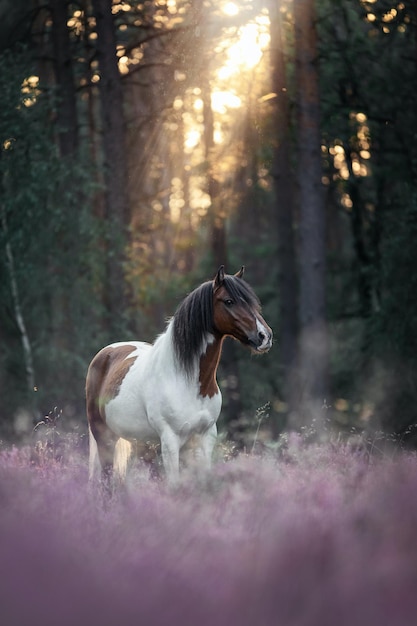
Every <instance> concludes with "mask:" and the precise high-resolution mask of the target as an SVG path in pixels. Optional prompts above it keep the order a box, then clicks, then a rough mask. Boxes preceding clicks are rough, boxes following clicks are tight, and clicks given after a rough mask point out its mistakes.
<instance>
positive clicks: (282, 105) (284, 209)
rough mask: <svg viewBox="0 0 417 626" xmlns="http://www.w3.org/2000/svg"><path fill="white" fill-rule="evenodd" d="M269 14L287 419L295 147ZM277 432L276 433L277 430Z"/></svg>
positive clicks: (277, 37)
mask: <svg viewBox="0 0 417 626" xmlns="http://www.w3.org/2000/svg"><path fill="white" fill-rule="evenodd" d="M270 15H271V66H272V88H273V91H274V93H275V94H276V109H275V132H276V137H275V148H274V157H273V164H272V172H271V173H272V178H273V180H274V187H275V206H276V216H277V239H278V265H279V276H278V290H279V319H280V328H279V338H280V339H279V342H280V345H279V356H278V358H279V359H280V370H281V376H282V378H281V381H282V387H281V390H282V391H281V395H282V399H283V401H284V403H285V410H284V414H285V416H286V418H287V421H288V419H291V418H290V416H291V415H292V414H293V413H294V410H295V402H296V398H295V393H296V386H295V364H296V355H297V333H298V325H297V314H296V311H297V306H298V304H297V291H298V290H297V267H296V253H295V241H294V218H295V183H294V174H293V170H292V166H291V155H292V153H293V150H294V146H293V145H292V141H291V137H290V128H291V115H290V106H289V97H288V90H287V77H286V66H285V55H284V41H283V36H282V17H281V16H282V14H281V12H280V11H279V6H278V4H277V3H276V2H275V1H274V0H273V1H272V2H271V7H270ZM276 434H277V433H276Z"/></svg>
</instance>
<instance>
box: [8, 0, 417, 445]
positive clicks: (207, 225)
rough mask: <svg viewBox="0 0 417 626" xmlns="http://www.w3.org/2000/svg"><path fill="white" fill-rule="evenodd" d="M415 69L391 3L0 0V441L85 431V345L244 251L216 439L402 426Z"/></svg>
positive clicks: (409, 310)
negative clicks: (262, 327)
mask: <svg viewBox="0 0 417 626" xmlns="http://www.w3.org/2000/svg"><path fill="white" fill-rule="evenodd" d="M416 86H417V9H416V4H415V2H412V1H411V0H404V1H395V2H394V1H393V0H317V1H316V2H314V0H236V1H230V2H228V1H227V0H188V1H187V0H155V1H150V0H143V1H136V2H133V1H120V2H119V1H117V0H113V1H112V0H78V1H77V2H72V1H64V0H31V1H28V0H13V1H12V0H3V1H2V3H1V6H0V90H1V93H2V106H1V107H0V277H1V278H0V343H1V348H2V349H1V352H0V397H1V402H0V437H1V438H2V439H4V440H7V441H10V440H14V441H17V440H24V439H25V438H26V437H28V436H30V435H31V433H32V430H33V427H34V426H35V424H36V423H38V422H39V421H40V420H42V418H43V417H44V416H48V415H56V414H59V415H62V419H63V421H65V423H66V424H67V425H69V427H70V428H80V429H82V428H85V408H84V397H85V396H84V387H85V375H86V371H87V367H88V364H89V362H90V361H91V359H92V357H93V356H94V354H95V353H96V352H97V351H98V350H99V349H100V348H101V347H103V346H104V345H106V344H108V343H110V342H114V341H120V340H130V339H137V340H144V341H153V340H154V338H155V337H156V336H157V335H158V334H159V333H161V332H162V331H163V329H164V327H165V323H166V320H167V318H169V317H170V316H172V315H173V313H174V312H175V309H176V307H177V305H178V304H179V302H180V301H181V300H182V298H183V297H184V296H185V295H186V294H187V293H188V292H189V291H191V290H192V289H193V288H194V287H196V286H197V285H199V284H200V283H201V282H202V281H204V280H208V279H211V278H213V277H214V275H215V274H216V271H217V269H218V267H219V266H220V265H225V266H226V269H227V271H228V272H229V273H234V272H236V271H238V269H239V268H240V267H241V266H242V265H244V266H245V267H246V273H245V277H246V278H247V280H248V282H249V283H250V284H251V285H252V287H253V288H254V289H255V291H256V293H257V294H258V295H259V297H260V300H261V302H262V304H263V315H264V316H265V319H267V320H268V323H269V324H270V326H271V327H272V328H273V330H274V346H273V348H272V350H271V351H270V352H269V353H268V355H265V356H263V357H262V358H254V357H251V356H250V354H249V353H248V352H247V351H245V350H243V349H241V347H240V346H238V345H236V344H235V343H234V342H231V341H230V342H229V343H228V344H227V346H226V348H225V350H224V355H223V359H222V362H221V369H220V377H219V384H220V387H221V388H222V390H223V396H224V404H223V411H222V415H221V429H222V430H223V432H225V433H226V435H227V437H228V438H230V439H231V440H233V441H235V442H236V445H238V446H240V447H243V448H244V447H245V446H247V445H250V443H248V442H250V436H251V435H250V434H251V433H253V431H254V430H255V429H256V427H257V425H259V422H260V421H261V420H262V428H263V429H264V430H265V434H264V435H263V437H265V439H271V440H272V439H276V438H277V437H278V436H279V435H280V434H281V433H283V432H284V431H289V430H295V431H299V432H304V433H312V436H314V435H316V436H317V435H319V437H321V435H325V434H326V433H327V432H332V433H333V432H336V433H341V434H342V435H349V434H351V433H379V432H383V433H385V434H386V435H387V436H388V437H392V438H394V439H395V440H399V441H401V442H404V443H406V444H407V445H410V446H413V445H415V443H416V442H417V439H416V431H415V424H416V423H417V420H416V417H415V406H416V403H417V383H416V381H417V313H416V309H415V302H414V296H415V294H416V293H417V273H416V272H415V265H416V261H417V247H416V245H415V241H416V237H417V147H416V146H417V142H416V141H415V139H416V134H417V89H416ZM415 274H416V279H414V275H415ZM414 282H416V285H414ZM259 437H260V435H259Z"/></svg>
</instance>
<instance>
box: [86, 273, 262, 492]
mask: <svg viewBox="0 0 417 626" xmlns="http://www.w3.org/2000/svg"><path fill="white" fill-rule="evenodd" d="M243 272H244V268H243V267H242V269H241V270H240V271H239V272H238V273H237V274H235V275H234V276H232V275H226V274H225V273H224V266H221V267H220V269H219V270H218V272H217V274H216V277H215V278H214V280H211V281H208V282H205V283H203V284H202V285H200V286H199V287H197V289H195V290H194V291H193V292H192V293H190V294H189V295H188V296H187V297H186V298H185V299H184V300H183V302H182V303H181V304H180V305H179V307H178V309H177V311H176V313H175V315H174V317H173V318H172V319H171V320H170V321H169V322H168V325H167V328H166V330H165V332H164V333H163V334H162V335H160V336H159V337H158V338H157V339H156V341H155V342H154V343H153V344H152V345H151V344H149V343H143V342H136V341H130V342H126V343H124V342H123V343H113V344H110V345H109V346H107V347H105V348H103V349H102V350H101V351H100V352H99V353H98V354H97V355H96V356H95V357H94V359H93V360H92V362H91V364H90V367H89V369H88V374H87V383H86V397H87V416H88V422H89V431H90V478H91V477H93V476H94V474H95V470H96V469H97V468H99V467H100V466H101V472H102V476H103V478H107V479H108V478H109V477H110V476H111V474H112V472H113V464H114V463H116V462H117V450H118V446H116V444H117V442H118V440H120V439H121V440H122V442H123V440H128V441H129V440H130V441H132V440H139V441H142V442H155V443H158V444H159V443H160V446H161V453H162V461H163V465H164V469H165V472H166V475H167V478H168V481H170V482H175V481H176V480H177V478H178V476H179V458H180V451H181V450H182V449H183V448H184V447H186V445H187V444H188V443H189V442H190V440H191V439H193V440H195V439H196V440H197V447H196V450H195V451H196V453H198V459H199V462H200V463H201V465H202V466H203V467H204V468H209V467H210V464H211V456H212V451H213V447H214V444H215V441H216V436H217V428H216V422H217V419H218V417H219V414H220V409H221V402H222V398H221V393H220V390H219V387H218V385H217V381H216V372H217V366H218V364H219V360H220V355H221V351H222V346H223V341H224V338H225V337H226V336H231V337H234V338H235V339H237V340H238V341H240V343H242V344H244V345H246V346H249V347H250V348H251V349H252V351H253V352H255V353H257V354H262V353H264V352H267V351H268V350H269V349H270V347H271V345H272V330H271V328H270V327H269V326H268V324H267V323H266V322H265V320H264V319H263V317H262V315H261V307H260V303H259V300H258V298H257V296H256V295H255V293H254V291H253V290H252V288H251V287H250V286H249V285H248V283H247V282H245V281H244V280H243V279H242V276H243ZM120 449H123V443H122V446H121V448H120ZM115 451H116V455H115ZM97 460H98V461H99V463H98V462H97Z"/></svg>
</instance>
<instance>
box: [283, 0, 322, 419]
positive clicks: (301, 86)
mask: <svg viewBox="0 0 417 626" xmlns="http://www.w3.org/2000/svg"><path fill="white" fill-rule="evenodd" d="M314 5H315V3H314V0H294V24H295V73H296V85H297V146H298V153H297V156H298V161H297V174H298V177H297V180H298V195H299V207H300V222H299V237H300V240H299V245H300V248H299V250H300V252H299V255H300V257H299V272H300V295H299V321H300V338H299V374H300V383H299V384H300V394H301V395H300V406H299V409H298V412H297V413H298V414H297V416H294V417H293V421H292V424H291V425H292V426H301V425H302V424H303V423H305V420H306V419H308V420H310V419H312V418H314V419H316V420H319V419H320V416H321V408H320V407H321V406H322V404H323V402H324V401H325V399H326V396H327V389H328V381H327V376H328V339H327V326H326V285H325V281H326V273H325V270H326V216H325V205H324V196H323V188H322V182H321V178H322V163H321V132H320V93H319V80H318V57H317V36H316V14H315V6H314Z"/></svg>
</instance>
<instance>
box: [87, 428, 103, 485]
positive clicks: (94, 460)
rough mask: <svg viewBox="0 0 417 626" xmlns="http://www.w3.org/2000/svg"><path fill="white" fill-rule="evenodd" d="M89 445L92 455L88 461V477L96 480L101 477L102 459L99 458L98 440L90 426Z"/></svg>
mask: <svg viewBox="0 0 417 626" xmlns="http://www.w3.org/2000/svg"><path fill="white" fill-rule="evenodd" d="M88 445H89V449H90V457H89V462H88V479H89V480H94V479H96V478H99V476H100V473H101V465H100V459H99V458H98V448H97V442H96V440H95V439H94V435H93V433H92V432H91V428H90V427H88Z"/></svg>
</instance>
